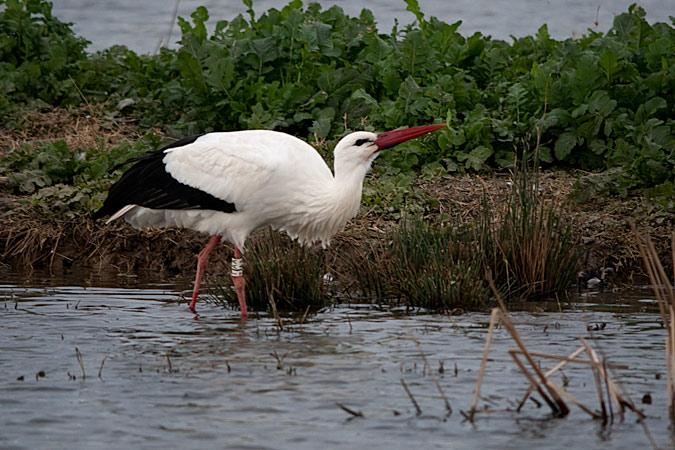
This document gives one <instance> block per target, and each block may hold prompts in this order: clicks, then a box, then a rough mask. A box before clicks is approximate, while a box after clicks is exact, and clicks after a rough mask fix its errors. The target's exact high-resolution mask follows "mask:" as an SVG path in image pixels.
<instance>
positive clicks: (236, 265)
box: [232, 245, 248, 319]
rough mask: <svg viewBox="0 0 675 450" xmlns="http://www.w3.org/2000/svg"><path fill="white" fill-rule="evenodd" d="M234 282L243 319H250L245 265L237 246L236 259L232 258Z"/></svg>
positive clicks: (235, 248)
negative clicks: (247, 305)
mask: <svg viewBox="0 0 675 450" xmlns="http://www.w3.org/2000/svg"><path fill="white" fill-rule="evenodd" d="M232 282H233V284H234V291H235V292H236V293H237V300H239V309H240V310H241V318H242V319H246V318H247V317H248V309H247V308H246V292H245V291H246V281H245V280H244V264H243V260H242V258H241V250H239V247H237V246H236V245H235V246H234V258H232Z"/></svg>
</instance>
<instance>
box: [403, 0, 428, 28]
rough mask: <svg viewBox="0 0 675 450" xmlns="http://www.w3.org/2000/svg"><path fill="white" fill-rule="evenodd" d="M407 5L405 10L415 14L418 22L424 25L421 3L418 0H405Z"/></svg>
mask: <svg viewBox="0 0 675 450" xmlns="http://www.w3.org/2000/svg"><path fill="white" fill-rule="evenodd" d="M405 4H406V5H408V6H406V8H405V9H406V10H408V11H410V12H411V13H413V14H415V17H416V18H417V21H418V22H420V23H422V22H423V21H424V14H423V13H422V10H421V9H420V4H419V2H418V1H417V0H405Z"/></svg>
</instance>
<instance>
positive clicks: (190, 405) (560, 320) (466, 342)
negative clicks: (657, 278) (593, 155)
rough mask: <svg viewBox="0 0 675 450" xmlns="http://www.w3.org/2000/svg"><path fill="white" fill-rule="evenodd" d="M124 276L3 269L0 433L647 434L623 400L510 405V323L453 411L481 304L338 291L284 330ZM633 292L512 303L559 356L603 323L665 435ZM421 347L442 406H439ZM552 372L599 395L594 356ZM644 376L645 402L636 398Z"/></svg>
mask: <svg viewBox="0 0 675 450" xmlns="http://www.w3.org/2000/svg"><path fill="white" fill-rule="evenodd" d="M127 285H128V286H127V287H103V288H102V287H88V288H81V287H77V286H74V285H68V284H67V283H65V282H63V281H62V282H61V283H60V284H59V283H58V282H56V283H48V284H47V285H42V286H35V285H29V287H25V286H19V285H17V284H16V283H12V282H1V281H0V411H2V412H1V413H0V448H3V449H34V448H53V449H59V448H63V449H78V448H87V449H90V448H144V449H154V448H158V449H166V448H275V449H286V448H293V449H315V448H321V447H324V448H338V449H339V448H345V449H348V448H349V449H351V448H363V447H364V446H365V445H373V446H376V447H377V448H383V447H385V446H386V447H387V448H392V449H398V448H439V447H442V448H447V447H448V446H451V447H452V448H457V449H465V448H466V449H468V448H487V449H491V448H495V449H496V448H499V449H504V448H514V449H516V448H527V447H531V446H536V447H537V448H538V449H559V448H564V447H569V448H588V449H593V448H598V449H600V448H612V449H635V448H649V441H648V440H647V437H646V435H645V432H644V430H643V429H642V427H641V426H640V425H638V424H637V423H636V422H635V416H634V415H632V414H631V413H629V414H628V415H627V416H626V419H625V420H624V421H623V422H621V421H618V420H617V421H616V422H615V423H614V424H612V425H606V426H603V425H602V424H601V423H600V422H599V421H594V420H591V419H590V418H589V417H588V416H587V415H586V414H585V413H583V412H581V411H580V410H579V409H578V408H576V407H574V406H570V407H571V414H570V415H569V416H568V417H566V418H564V419H553V418H551V416H550V413H549V411H548V410H547V408H546V407H545V406H543V407H541V408H538V407H537V406H536V405H535V404H534V402H528V403H527V405H526V407H525V408H524V410H523V411H522V412H521V413H515V412H513V411H504V410H505V409H506V408H510V409H513V408H514V407H515V405H516V404H517V402H518V401H519V400H520V398H522V395H523V393H524V391H525V389H526V382H525V380H524V378H523V377H522V375H521V374H520V373H519V372H518V370H517V368H516V367H515V365H514V363H513V362H512V361H511V359H510V358H509V357H508V355H507V353H506V350H507V349H509V348H513V347H515V345H514V343H513V341H512V340H511V339H510V338H509V337H508V334H507V332H506V331H505V330H504V329H498V330H497V331H496V333H495V336H494V342H493V346H492V348H491V350H490V357H491V360H490V361H489V363H488V366H487V372H486V376H485V381H484V385H483V389H482V391H481V392H482V397H481V401H480V403H479V405H480V406H485V405H488V406H489V407H490V409H492V410H494V411H495V412H493V413H492V414H482V415H479V416H478V417H477V420H476V423H475V425H472V424H470V423H468V422H466V421H465V420H463V418H462V416H461V414H460V412H459V411H460V410H465V411H466V410H468V408H469V406H470V404H471V399H472V394H473V389H474V386H475V383H476V377H477V372H478V368H479V364H480V358H481V354H482V351H483V345H484V342H485V337H486V334H487V329H486V326H487V322H488V315H487V314H478V313H472V314H466V315H462V316H456V317H448V316H441V315H431V314H430V315H417V316H406V315H399V314H395V313H392V312H382V311H376V310H374V309H370V308H367V307H361V308H359V307H351V308H347V307H340V308H334V309H330V310H326V311H324V312H322V313H320V314H318V315H316V316H313V317H310V318H309V320H308V321H307V322H306V323H304V324H297V323H296V324H286V326H285V327H284V329H283V330H279V329H278V328H277V327H276V325H275V323H274V321H273V320H272V319H271V318H268V317H260V318H258V319H252V320H249V321H247V322H245V323H242V322H240V321H239V319H238V313H237V312H235V311H231V310H225V309H223V308H221V307H219V306H217V305H215V304H209V303H202V304H200V305H199V306H200V312H201V316H200V318H199V320H194V319H193V318H192V315H191V314H190V313H189V312H188V311H187V306H186V303H185V302H184V300H182V294H183V292H182V291H181V290H179V289H176V288H175V287H174V286H173V285H170V284H152V285H142V284H140V283H138V282H133V280H132V281H129V282H127ZM30 286H32V287H30ZM642 298H643V296H638V297H637V298H632V299H626V300H621V301H619V302H616V299H614V300H615V301H614V302H613V304H612V305H611V308H608V307H606V306H605V305H604V304H603V303H604V301H603V300H601V299H600V298H589V299H586V300H584V303H579V304H575V305H563V306H564V307H565V309H566V311H565V312H562V313H561V312H543V310H542V309H541V308H540V307H539V306H537V307H535V308H532V309H533V312H519V313H514V314H513V318H514V320H515V321H516V324H517V327H518V329H519V331H520V332H521V334H522V336H523V339H524V340H525V341H526V342H527V344H528V346H529V347H530V348H531V349H532V350H538V351H542V352H548V353H555V354H559V355H566V354H568V353H570V352H571V351H573V350H574V349H575V348H577V346H578V345H579V342H578V340H577V338H578V337H579V336H586V337H589V334H590V333H589V332H588V331H587V327H588V326H589V325H590V326H591V327H593V326H595V325H596V324H601V323H604V324H606V325H605V328H604V329H602V330H601V331H597V332H595V333H594V336H595V338H596V339H595V341H594V345H597V346H598V348H600V349H602V350H603V351H604V352H605V353H606V355H607V357H608V358H609V360H610V361H611V362H613V363H616V364H626V365H628V366H629V367H630V368H629V369H627V370H619V371H617V377H616V379H617V381H619V382H620V383H621V384H622V386H623V387H624V388H625V389H626V391H627V392H628V393H629V394H630V396H631V397H632V398H633V400H634V401H635V402H636V403H637V405H638V407H639V408H641V409H643V410H644V412H645V413H646V415H647V425H648V427H649V430H650V431H651V433H652V434H653V435H654V437H655V439H656V440H657V442H658V443H659V444H660V445H662V446H664V447H669V446H673V445H674V444H673V439H672V436H671V433H670V431H669V423H668V419H667V412H666V404H665V401H666V400H665V381H664V378H665V375H664V362H663V348H664V337H665V334H666V333H665V331H664V329H663V328H661V326H660V323H659V322H660V319H659V316H658V313H657V312H656V307H655V304H654V302H653V301H651V300H649V299H646V300H642ZM181 301H183V303H182V304H179V302H181ZM545 309H546V308H545ZM553 310H554V311H555V308H554V309H553ZM413 338H414V340H416V341H417V342H418V343H419V348H418V346H417V344H416V343H415V342H414V340H413ZM76 348H77V349H78V351H79V352H80V353H81V355H82V362H83V367H84V371H85V373H86V378H85V377H84V376H83V373H82V369H81V367H80V365H79V363H78V358H77V354H76ZM420 348H421V349H422V351H423V352H424V354H425V357H426V359H427V361H428V362H429V365H430V367H431V370H433V372H434V374H435V375H436V377H437V378H438V380H439V383H440V385H441V387H442V389H443V391H444V393H445V395H446V396H447V397H448V399H449V400H450V403H451V405H452V407H453V409H454V412H453V413H452V415H451V416H450V417H447V415H446V411H445V407H444V403H443V401H442V399H441V396H440V394H439V392H438V390H437V387H436V385H435V384H434V381H433V378H432V377H431V376H430V375H429V369H426V368H425V367H424V360H423V358H422V356H421V354H420ZM441 362H442V364H443V368H444V369H443V373H440V372H439V368H440V364H441ZM541 363H542V365H543V366H544V367H550V366H551V365H552V363H550V362H549V361H546V360H541ZM99 374H100V376H99ZM564 374H565V377H567V380H568V383H569V386H568V390H569V391H570V392H571V393H572V394H574V395H575V396H576V397H577V398H578V399H580V400H582V401H583V402H584V403H586V404H587V405H588V406H590V407H591V408H593V409H597V408H598V401H597V396H596V391H595V388H594V384H593V378H592V376H591V372H590V371H589V370H588V369H587V368H585V367H579V366H570V367H568V368H566V369H565V370H564ZM657 376H659V377H660V378H661V379H657ZM401 379H404V380H405V382H406V383H407V385H408V387H409V388H410V390H411V392H412V393H413V395H414V397H415V399H416V401H417V402H418V403H419V405H420V408H421V409H422V414H421V415H417V414H416V412H415V408H414V407H413V405H412V403H411V401H410V399H409V398H408V396H407V395H406V393H405V391H404V389H403V387H402V385H401V381H400V380H401ZM555 380H556V381H557V382H558V383H562V380H561V378H560V376H558V377H556V378H555ZM647 393H650V394H651V396H652V399H653V403H652V404H651V405H650V404H642V403H641V402H640V400H641V399H642V397H643V395H645V394H647ZM338 404H341V405H344V406H345V407H347V408H350V409H352V410H354V411H360V412H361V413H362V414H363V417H352V415H351V414H349V413H347V412H346V411H344V410H343V409H341V408H340V407H339V406H338Z"/></svg>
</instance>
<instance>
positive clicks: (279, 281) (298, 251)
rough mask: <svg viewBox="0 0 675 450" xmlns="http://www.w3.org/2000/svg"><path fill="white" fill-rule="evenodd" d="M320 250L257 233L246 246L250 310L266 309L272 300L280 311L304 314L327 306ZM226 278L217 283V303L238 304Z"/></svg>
mask: <svg viewBox="0 0 675 450" xmlns="http://www.w3.org/2000/svg"><path fill="white" fill-rule="evenodd" d="M326 271H327V270H326V264H325V262H324V254H323V252H322V250H321V249H320V248H314V247H306V246H303V245H300V244H298V243H297V242H292V241H291V240H290V239H288V237H287V236H285V235H281V234H280V233H277V232H274V231H272V230H266V231H264V232H261V233H256V235H255V236H253V237H252V238H251V239H250V240H249V242H248V243H247V245H246V254H245V256H244V277H245V279H246V301H247V304H248V306H249V307H250V308H252V309H253V310H266V309H267V308H268V307H270V305H271V302H270V300H272V301H273V302H274V304H275V307H276V309H277V310H279V311H286V312H289V311H299V312H304V311H306V310H307V308H308V307H309V308H310V309H312V310H316V309H319V308H322V307H324V306H327V305H328V304H330V302H331V300H330V298H329V296H328V289H327V286H326V283H325V282H324V279H323V275H324V274H325V273H326ZM231 285H232V282H231V279H230V277H229V275H228V276H227V277H226V278H224V279H222V280H218V281H217V283H216V286H217V291H218V298H219V301H224V302H227V303H230V304H231V305H238V304H239V303H238V302H237V295H236V294H235V292H234V290H233V289H231Z"/></svg>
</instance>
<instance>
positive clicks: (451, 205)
mask: <svg viewBox="0 0 675 450" xmlns="http://www.w3.org/2000/svg"><path fill="white" fill-rule="evenodd" d="M24 121H25V127H24V129H23V130H21V131H14V132H6V133H3V136H0V149H3V150H5V151H6V150H7V149H11V148H14V147H16V146H18V145H21V144H22V143H26V142H30V143H33V142H37V141H44V140H50V139H54V140H56V139H63V138H66V139H68V140H69V143H70V144H71V146H72V147H75V148H77V147H80V148H81V147H86V146H101V145H103V146H104V147H106V146H108V145H110V144H112V143H114V142H116V141H117V140H119V139H135V138H136V137H137V136H138V135H139V133H138V132H137V131H136V130H135V128H134V125H133V123H128V122H125V123H120V122H119V121H111V120H110V119H106V118H105V117H104V115H103V112H102V111H98V110H91V111H85V112H84V113H83V112H82V111H79V112H77V113H73V112H69V111H65V110H54V111H50V112H47V113H34V114H33V115H32V116H27V117H26V118H25V119H24ZM101 143H102V144H101ZM0 151H1V150H0ZM581 175H587V174H580V173H569V172H552V171H546V172H543V173H542V174H541V178H540V187H539V191H540V193H541V196H542V197H543V198H544V199H546V200H547V201H550V202H551V203H552V204H554V205H556V206H558V207H560V208H561V211H562V217H563V219H564V220H566V221H569V223H570V224H571V226H572V229H573V231H574V234H575V236H576V237H577V238H578V241H579V245H580V246H583V248H584V261H583V271H582V273H581V274H580V276H581V279H582V280H587V279H589V278H592V277H597V278H601V279H604V278H607V277H609V276H611V277H612V279H611V282H612V283H614V284H634V283H639V282H643V281H644V280H645V276H644V271H643V265H642V260H641V258H640V255H639V252H638V248H637V243H636V238H635V236H634V234H633V233H632V232H631V226H630V223H631V221H633V222H634V223H635V224H636V226H637V230H638V231H639V233H641V234H643V235H650V236H651V237H652V239H653V240H654V242H655V244H656V247H657V249H658V250H659V253H660V255H661V256H662V261H664V264H665V265H666V266H667V268H668V270H669V271H670V273H672V260H671V257H670V254H669V248H670V235H671V232H672V230H673V218H672V217H669V216H664V214H663V213H662V212H661V213H659V210H657V209H654V208H652V207H651V205H650V204H649V202H648V201H647V200H646V199H645V198H643V197H641V196H632V197H628V198H596V199H594V200H593V201H591V202H586V203H583V204H575V203H574V202H573V201H572V200H571V198H570V195H569V194H570V192H571V191H572V189H573V185H574V183H575V181H576V180H577V179H578V177H579V176H581ZM2 182H3V180H2V179H1V178H0V257H1V260H0V262H1V264H2V265H3V266H5V267H9V266H12V267H14V268H16V269H20V270H25V271H30V270H31V269H34V268H35V269H37V268H42V269H44V268H47V269H49V270H51V271H52V272H54V273H55V274H59V273H61V272H65V271H69V270H91V271H102V270H110V269H114V270H115V271H117V272H119V273H123V274H133V273H138V272H141V271H151V272H153V273H154V274H156V275H157V276H158V277H163V278H171V277H192V276H193V275H194V270H195V257H196V255H197V253H198V252H199V250H200V249H201V248H202V247H203V246H204V245H205V244H206V242H207V241H208V236H204V235H201V234H199V233H196V232H192V231H189V230H176V229H146V230H134V229H132V228H131V227H129V226H128V225H126V224H124V223H112V224H109V225H105V224H104V223H103V222H99V223H94V222H93V221H92V220H91V219H90V218H89V217H78V218H75V219H71V220H67V221H65V222H63V221H62V222H58V221H56V220H54V219H52V218H50V217H45V216H44V215H39V214H30V213H28V212H26V211H24V210H21V212H19V210H15V208H14V206H15V205H16V204H17V200H18V199H17V198H16V197H14V196H13V195H11V194H10V193H8V192H6V191H5V192H3V189H2ZM510 183H511V177H510V175H509V174H507V173H501V174H500V173H495V174H490V175H487V176H486V175H481V176H478V175H460V176H452V177H447V178H444V179H441V180H437V181H435V182H434V183H425V184H420V185H419V187H420V188H422V189H424V190H425V191H426V192H427V193H428V194H429V196H430V197H432V198H435V199H437V200H438V208H437V210H436V211H432V212H430V214H437V213H445V214H448V215H449V216H450V218H451V219H450V220H449V221H448V223H449V224H463V223H468V222H470V221H471V220H472V219H473V218H475V217H476V216H477V215H478V214H479V212H480V210H481V207H482V206H481V205H482V203H481V202H482V198H483V196H484V194H485V193H487V195H488V197H489V199H490V203H492V204H494V205H499V204H500V203H501V202H502V201H503V200H504V199H505V198H506V196H507V195H508V192H509V189H510ZM396 225H397V222H396V220H395V219H393V218H391V217H387V216H382V215H378V214H375V213H372V212H364V211H362V213H361V214H359V215H358V216H357V217H356V218H355V219H353V220H352V221H350V222H349V223H348V224H347V226H346V228H345V230H344V231H342V232H340V233H339V234H338V235H337V236H336V237H335V238H334V240H333V245H332V246H331V247H330V248H329V249H327V250H326V252H327V257H328V258H329V260H333V261H334V260H336V258H335V255H337V254H339V253H340V252H343V251H348V248H347V247H349V246H354V245H360V244H359V243H365V242H366V241H367V240H370V239H386V237H387V234H388V231H389V230H391V228H392V227H395V226H396ZM331 253H332V255H331ZM230 256H231V250H222V251H220V252H214V255H213V257H212V261H211V263H210V264H211V265H210V271H213V272H221V271H224V270H226V269H227V266H228V260H229V258H230ZM221 273H222V272H221ZM607 281H610V280H607Z"/></svg>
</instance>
